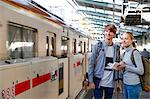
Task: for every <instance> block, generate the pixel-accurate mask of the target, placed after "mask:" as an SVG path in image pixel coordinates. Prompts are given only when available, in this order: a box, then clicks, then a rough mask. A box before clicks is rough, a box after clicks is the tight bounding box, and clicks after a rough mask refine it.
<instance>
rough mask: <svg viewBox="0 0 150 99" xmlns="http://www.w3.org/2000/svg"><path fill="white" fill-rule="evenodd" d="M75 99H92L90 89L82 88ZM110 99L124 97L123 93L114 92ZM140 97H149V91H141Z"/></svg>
mask: <svg viewBox="0 0 150 99" xmlns="http://www.w3.org/2000/svg"><path fill="white" fill-rule="evenodd" d="M76 99H94V97H93V91H92V90H90V91H87V92H86V91H85V90H82V91H81V92H80V94H79V95H78V96H77V97H76ZM112 99H124V96H123V93H122V92H121V93H119V94H117V93H115V92H114V94H113V98H112ZM140 99H150V92H145V91H143V92H142V94H141V96H140Z"/></svg>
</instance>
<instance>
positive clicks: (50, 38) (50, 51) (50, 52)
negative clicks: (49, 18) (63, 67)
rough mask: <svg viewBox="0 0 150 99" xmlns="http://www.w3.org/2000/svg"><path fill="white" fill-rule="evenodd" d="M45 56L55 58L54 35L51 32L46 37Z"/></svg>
mask: <svg viewBox="0 0 150 99" xmlns="http://www.w3.org/2000/svg"><path fill="white" fill-rule="evenodd" d="M46 56H56V34H54V33H51V32H48V33H47V36H46Z"/></svg>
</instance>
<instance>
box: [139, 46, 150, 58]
mask: <svg viewBox="0 0 150 99" xmlns="http://www.w3.org/2000/svg"><path fill="white" fill-rule="evenodd" d="M141 55H142V56H143V57H145V58H147V59H150V52H148V51H147V50H146V48H144V49H143V51H142V52H141Z"/></svg>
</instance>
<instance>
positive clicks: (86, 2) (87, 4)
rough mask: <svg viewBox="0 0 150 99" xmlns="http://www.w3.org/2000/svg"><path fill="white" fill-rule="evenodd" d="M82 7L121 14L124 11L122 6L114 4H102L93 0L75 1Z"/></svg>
mask: <svg viewBox="0 0 150 99" xmlns="http://www.w3.org/2000/svg"><path fill="white" fill-rule="evenodd" d="M75 1H76V2H77V3H78V4H79V5H80V6H85V7H92V8H97V9H105V10H108V11H114V10H115V12H120V13H121V10H122V5H119V4H113V3H107V2H100V1H92V0H75ZM113 5H114V6H115V9H114V8H113Z"/></svg>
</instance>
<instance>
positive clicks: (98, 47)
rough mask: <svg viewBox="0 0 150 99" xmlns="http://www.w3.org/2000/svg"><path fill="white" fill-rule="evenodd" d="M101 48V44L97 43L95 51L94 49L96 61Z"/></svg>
mask: <svg viewBox="0 0 150 99" xmlns="http://www.w3.org/2000/svg"><path fill="white" fill-rule="evenodd" d="M102 46H103V43H102V42H101V41H99V42H98V44H97V49H96V59H97V57H98V56H99V52H100V51H101V50H102Z"/></svg>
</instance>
